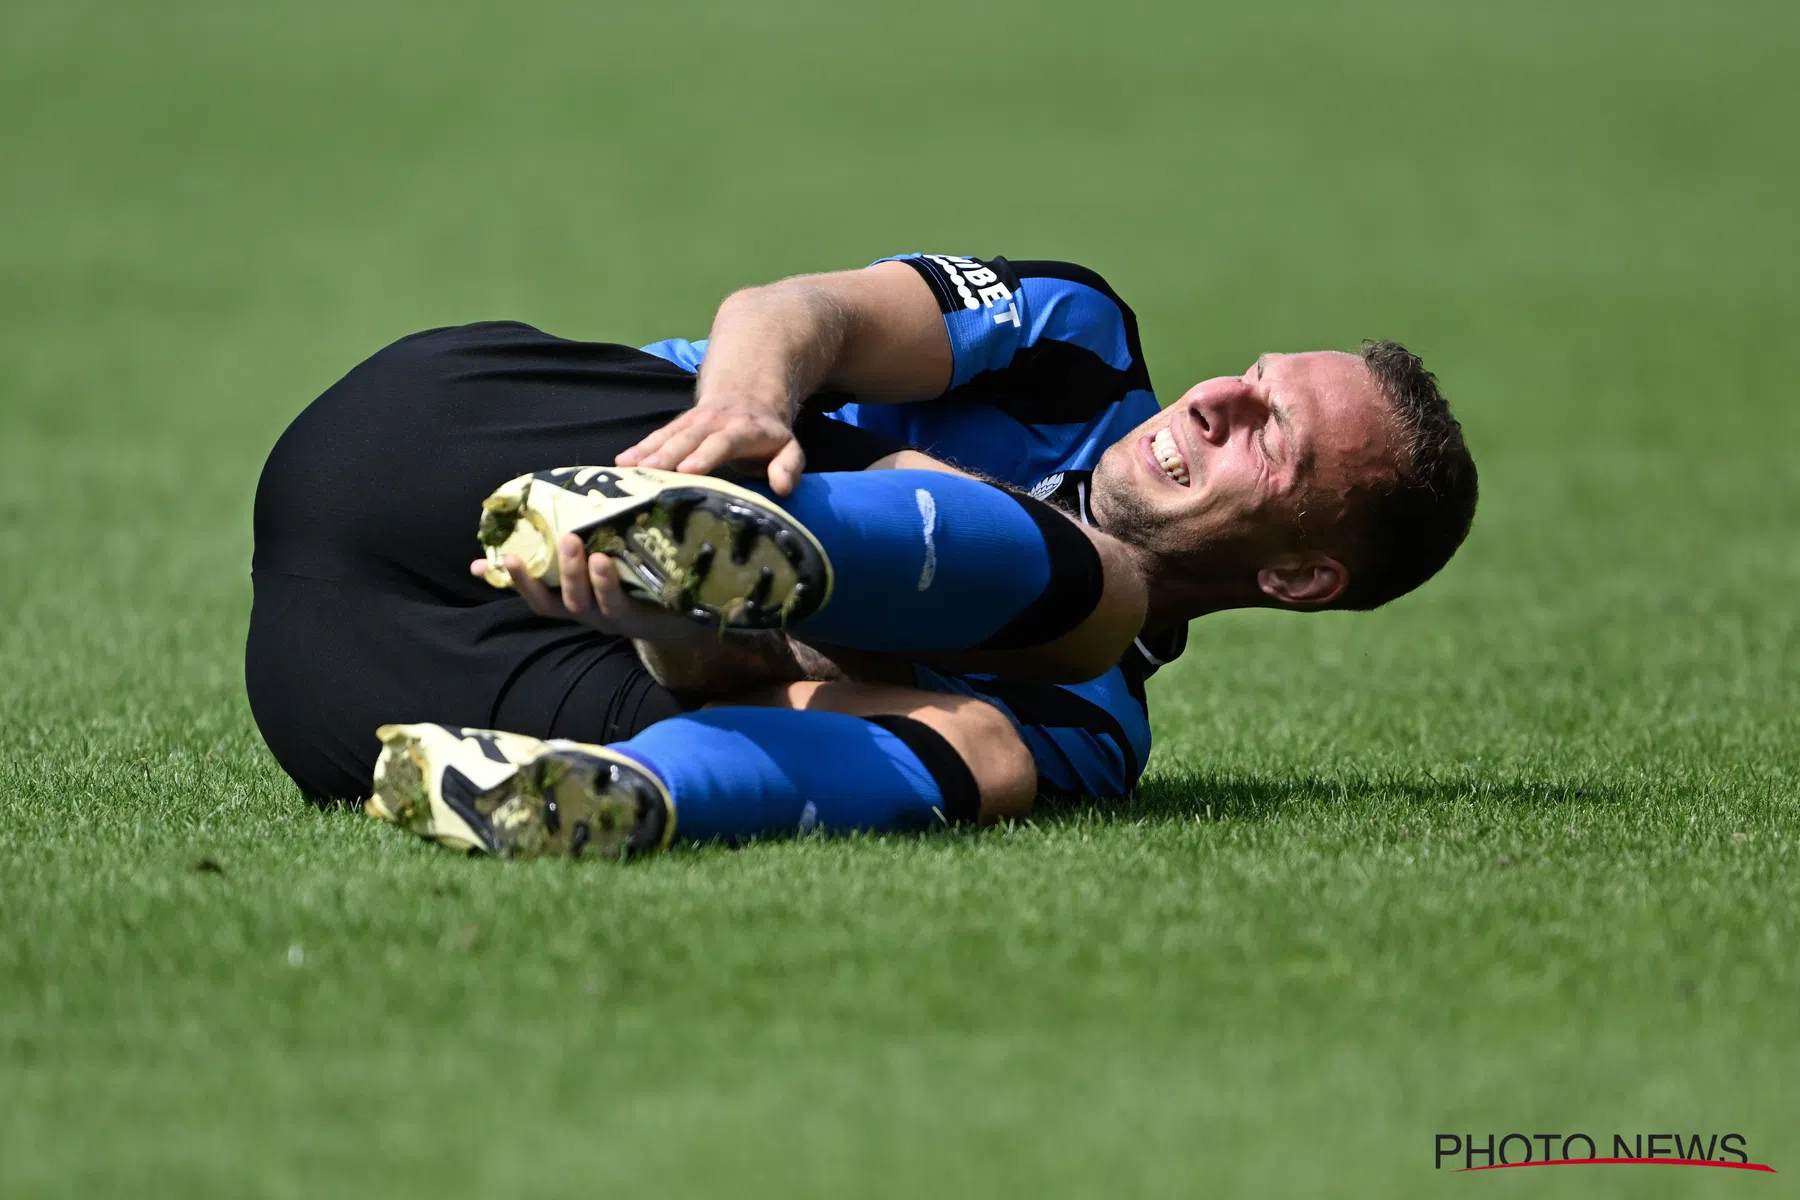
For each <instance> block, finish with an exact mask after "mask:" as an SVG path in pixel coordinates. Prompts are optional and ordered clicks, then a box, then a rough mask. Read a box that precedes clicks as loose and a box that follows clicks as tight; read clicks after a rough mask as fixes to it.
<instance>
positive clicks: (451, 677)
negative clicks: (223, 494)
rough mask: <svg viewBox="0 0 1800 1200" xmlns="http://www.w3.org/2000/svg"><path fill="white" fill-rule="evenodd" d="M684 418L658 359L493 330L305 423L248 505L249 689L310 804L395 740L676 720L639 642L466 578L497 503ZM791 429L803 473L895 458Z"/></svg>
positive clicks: (436, 336) (388, 364) (863, 435)
mask: <svg viewBox="0 0 1800 1200" xmlns="http://www.w3.org/2000/svg"><path fill="white" fill-rule="evenodd" d="M693 401H694V377H693V376H692V375H690V374H689V373H688V372H686V371H684V370H682V369H681V368H679V367H676V366H674V365H673V364H671V363H667V362H665V361H663V360H662V359H660V358H656V357H655V356H653V355H649V354H645V353H643V352H642V351H639V350H635V349H632V348H630V347H628V346H617V345H610V344H606V343H597V342H572V341H566V340H564V339H562V338H556V337H551V336H550V335H548V334H546V333H543V332H540V331H539V330H536V329H533V328H531V327H530V326H529V325H521V324H518V323H515V322H488V323H484V324H479V325H466V326H460V327H456V328H450V329H437V330H431V331H428V332H426V333H419V334H414V335H413V336H411V337H408V338H404V339H402V340H401V341H398V342H396V343H394V344H393V345H392V346H389V347H387V348H386V349H385V350H382V351H381V352H380V353H378V354H376V355H375V356H374V357H373V358H370V359H369V360H368V361H367V362H365V363H363V364H362V365H361V366H359V367H357V368H356V369H355V370H353V371H351V372H350V374H348V375H346V376H345V377H344V378H343V379H342V380H340V381H339V382H338V383H337V384H335V385H334V386H333V387H332V388H331V389H330V390H329V391H327V392H326V393H325V394H324V395H323V396H320V397H319V398H318V399H317V400H315V401H314V402H313V403H312V404H311V405H310V406H308V407H307V409H306V410H305V411H304V412H302V413H301V414H300V415H299V416H298V417H296V418H295V419H294V423H293V424H292V425H290V426H289V427H288V429H287V432H285V433H283V434H282V436H281V439H280V441H278V442H277V443H276V444H275V449H274V450H273V451H272V452H271V453H270V455H269V460H268V462H267V464H266V465H265V466H264V467H263V473H262V479H261V481H260V482H259V483H258V485H257V489H256V518H255V523H256V552H255V557H254V559H253V561H252V578H253V580H254V585H255V603H254V607H253V608H252V610H251V614H250V636H249V641H248V644H247V646H246V647H245V653H244V680H245V686H246V688H247V690H248V692H249V697H250V710H251V712H252V713H253V714H254V716H255V718H256V724H257V727H258V728H259V729H260V730H261V731H262V735H263V739H264V740H265V741H266V742H267V743H268V745H269V749H270V750H271V751H272V752H273V753H274V755H275V758H276V761H278V762H279V763H280V764H281V766H282V768H283V769H284V770H286V771H287V773H288V774H289V775H290V776H292V777H293V779H294V781H295V782H296V783H298V784H299V785H300V788H301V790H302V791H303V792H305V793H306V794H307V795H308V796H309V797H311V798H313V799H316V800H325V799H331V798H352V797H357V796H363V795H367V794H368V790H369V783H370V775H371V773H372V771H373V769H374V765H375V757H376V754H377V753H378V751H379V749H380V747H379V744H378V743H377V741H376V738H375V729H376V727H377V726H379V725H382V724H385V723H388V722H397V723H398V722H412V721H436V722H441V723H443V724H448V725H468V726H478V727H485V728H496V729H506V730H510V731H512V732H515V733H524V734H530V735H532V736H535V737H568V738H576V739H579V740H582V741H593V742H610V741H617V740H619V739H621V738H628V737H630V736H632V735H633V734H635V733H637V732H638V731H639V730H641V729H643V728H645V727H646V726H648V725H650V724H652V723H654V722H656V721H659V720H661V719H663V718H664V717H668V716H672V715H674V714H676V713H678V712H680V711H682V706H681V704H680V703H679V702H677V700H676V699H675V697H674V696H672V695H671V694H670V693H669V692H668V691H667V690H665V689H664V688H662V687H661V686H659V685H658V684H657V683H656V682H655V681H654V680H653V679H651V678H650V676H649V674H648V673H647V672H645V671H644V669H643V667H642V665H641V664H640V663H639V662H638V658H637V655H636V653H635V652H634V651H633V649H632V647H631V643H630V642H629V641H627V640H625V639H623V638H617V637H610V636H607V635H604V634H599V633H595V632H593V631H592V630H589V629H586V628H584V627H582V626H579V625H575V624H572V623H570V622H567V621H558V620H551V619H546V618H542V617H539V616H536V615H535V614H533V613H532V612H531V611H530V610H529V609H528V608H526V606H525V602H524V601H523V600H521V599H520V598H519V597H517V596H516V595H514V594H513V593H511V592H504V591H497V590H495V589H494V588H491V587H489V586H488V585H487V584H485V583H483V582H481V581H480V580H478V579H475V578H473V577H471V576H470V575H469V573H468V564H469V562H470V560H471V559H473V558H476V557H478V556H479V554H480V546H479V545H478V544H477V543H476V540H475V525H476V521H477V518H478V517H479V516H480V512H481V501H482V500H483V499H484V498H485V497H486V496H487V495H488V493H490V492H491V491H493V489H494V488H496V487H497V486H499V485H500V484H501V483H504V482H505V481H506V480H508V479H511V478H512V477H514V476H516V475H520V474H523V473H525V472H527V471H534V470H538V469H540V468H544V467H554V466H565V465H570V464H576V463H599V464H609V463H611V462H612V461H613V459H614V457H615V456H617V455H618V454H619V452H620V451H622V450H624V449H625V448H626V447H628V446H631V445H633V444H634V443H636V442H637V441H638V440H640V439H641V438H643V437H644V436H645V435H646V434H648V433H650V432H651V431H652V430H655V429H657V428H658V427H660V426H661V425H663V424H665V423H666V422H668V421H669V420H670V419H672V418H673V417H675V416H676V415H677V414H679V413H681V412H683V411H684V410H686V409H688V408H690V407H692V405H693ZM796 430H797V431H798V432H799V434H800V437H801V443H802V446H803V447H804V448H805V450H806V452H807V468H808V469H809V470H819V471H845V470H859V469H861V468H862V467H865V466H867V465H868V464H869V463H871V462H873V461H874V460H875V459H877V458H879V457H881V456H882V455H884V454H887V453H890V452H891V451H893V450H895V449H899V448H900V446H899V444H898V443H895V442H892V441H890V440H889V439H887V438H884V437H881V436H879V435H876V434H872V433H868V432H866V431H864V430H860V429H856V428H854V427H852V426H849V425H845V424H842V423H840V422H837V421H833V420H831V419H829V418H827V417H824V416H823V415H822V414H821V413H819V412H817V411H813V410H812V409H811V408H809V410H808V411H807V412H806V413H805V414H803V416H802V417H801V419H800V421H799V422H797V424H796Z"/></svg>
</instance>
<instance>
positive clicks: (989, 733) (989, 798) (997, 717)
mask: <svg viewBox="0 0 1800 1200" xmlns="http://www.w3.org/2000/svg"><path fill="white" fill-rule="evenodd" d="M957 720H958V724H959V726H960V728H959V733H960V734H961V738H962V742H963V746H964V756H965V758H966V759H967V760H969V771H970V773H971V774H973V775H974V776H975V783H976V787H977V789H978V791H979V792H980V795H981V819H982V821H983V822H991V821H1003V820H1011V819H1016V818H1019V817H1023V816H1025V815H1026V814H1028V813H1030V812H1031V804H1032V801H1033V800H1035V799H1036V798H1037V763H1036V762H1034V761H1033V760H1032V757H1031V751H1030V750H1028V749H1026V747H1025V742H1024V739H1022V738H1021V737H1020V736H1019V731H1018V730H1017V729H1016V728H1014V726H1013V723H1012V722H1011V721H1009V720H1007V718H1006V715H1005V714H1004V713H1002V712H1001V711H1000V710H999V709H997V708H995V707H994V706H993V705H991V704H987V703H984V702H982V701H979V700H976V701H971V702H970V704H969V707H968V710H967V711H966V712H962V713H959V714H957Z"/></svg>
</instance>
